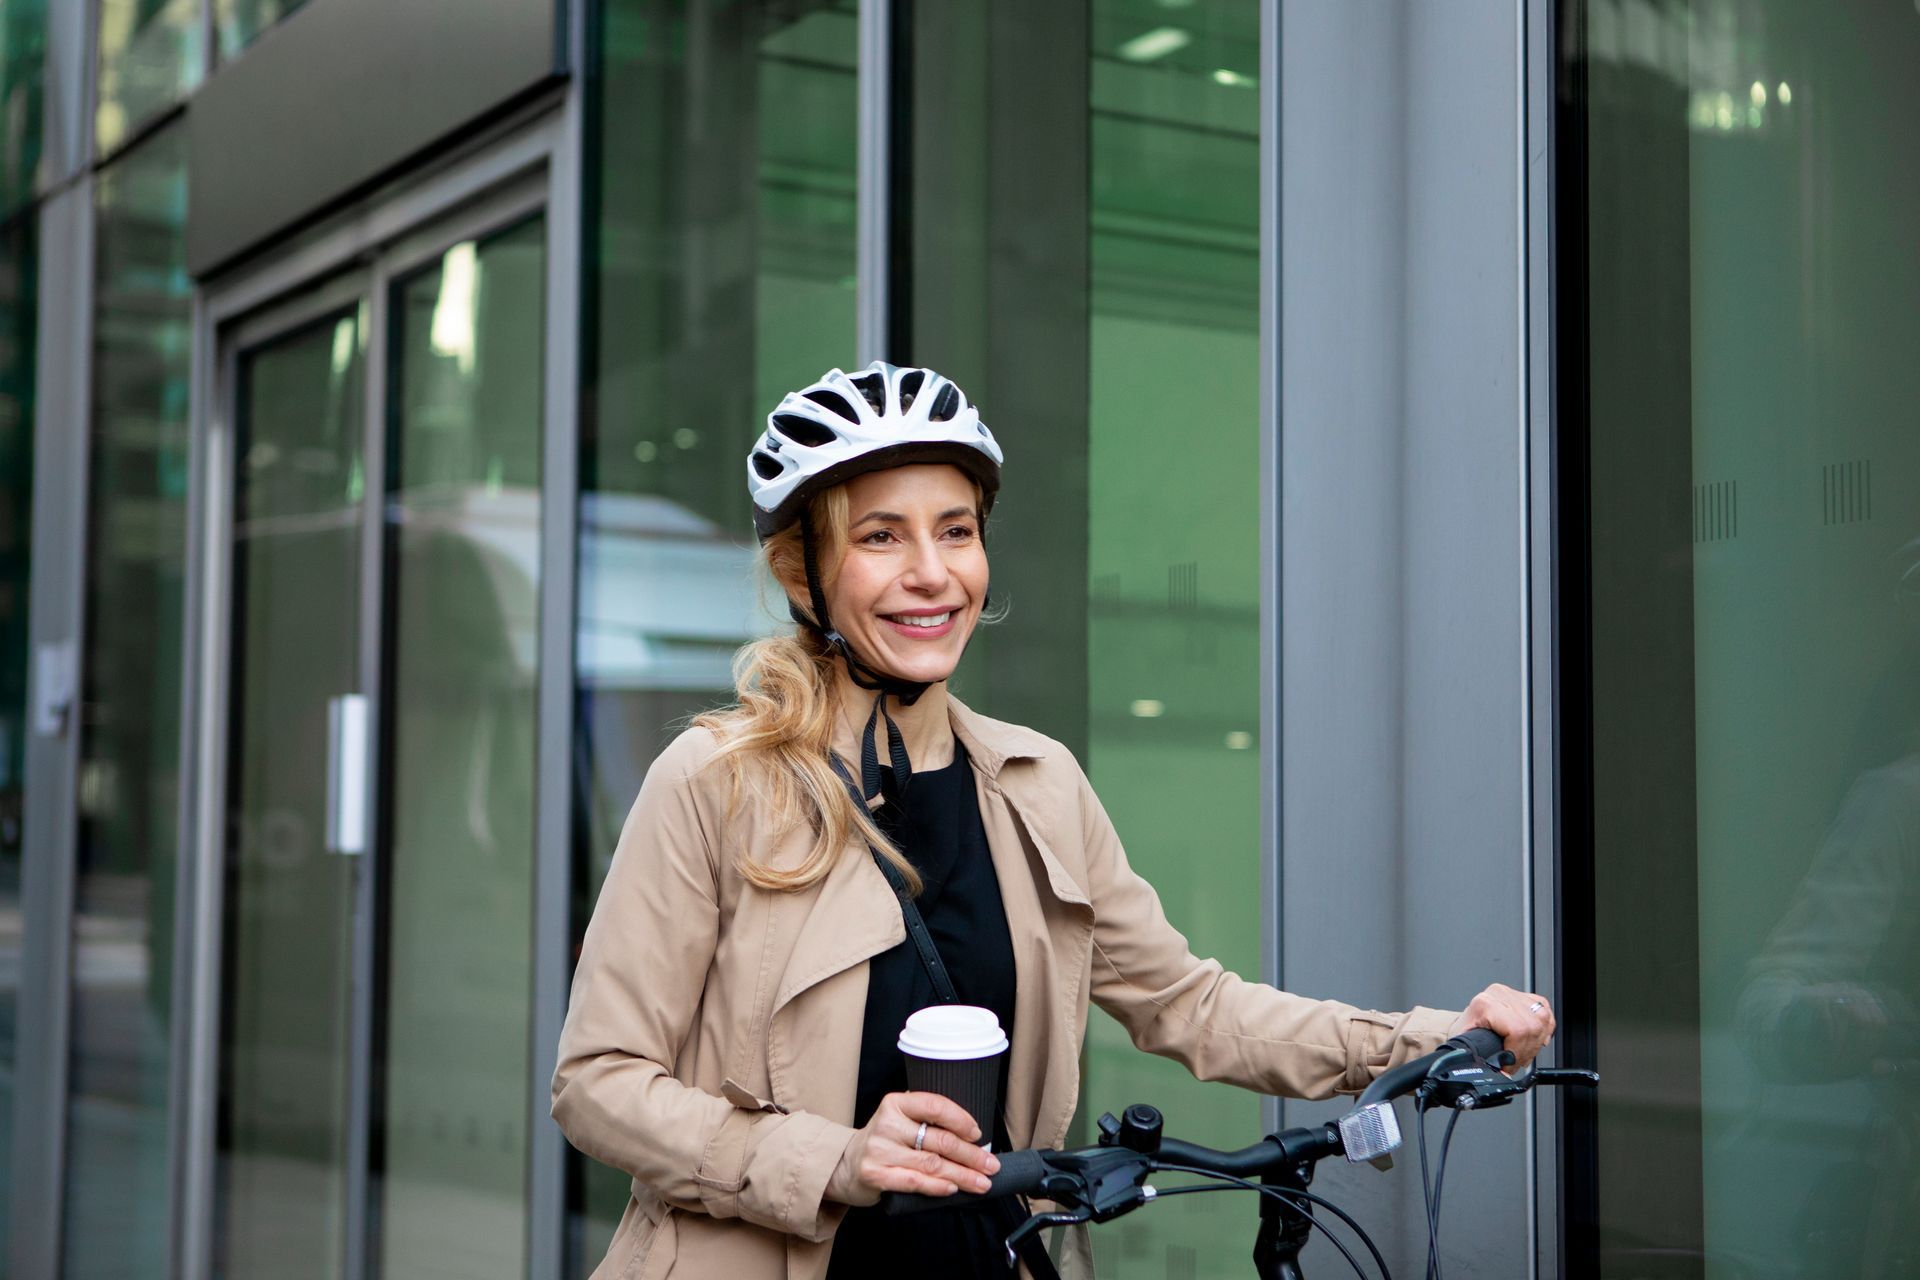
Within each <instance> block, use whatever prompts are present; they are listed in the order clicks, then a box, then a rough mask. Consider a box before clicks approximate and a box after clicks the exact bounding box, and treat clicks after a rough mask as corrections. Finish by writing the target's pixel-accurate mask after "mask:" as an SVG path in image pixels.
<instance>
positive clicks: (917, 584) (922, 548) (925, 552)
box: [901, 538, 950, 592]
mask: <svg viewBox="0 0 1920 1280" xmlns="http://www.w3.org/2000/svg"><path fill="white" fill-rule="evenodd" d="M949 576H950V575H949V574H948V572H947V562H946V561H945V560H944V559H942V558H941V555H940V548H939V547H938V546H936V545H935V544H934V542H933V540H932V539H931V538H919V539H915V541H914V544H913V555H912V558H911V559H910V560H908V562H907V567H906V571H905V572H904V573H903V574H901V585H902V586H904V587H906V588H907V589H908V590H909V591H925V592H938V591H942V590H944V589H945V588H946V585H947V578H948V577H949Z"/></svg>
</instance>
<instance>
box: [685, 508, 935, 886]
mask: <svg viewBox="0 0 1920 1280" xmlns="http://www.w3.org/2000/svg"><path fill="white" fill-rule="evenodd" d="M847 514H848V513H847V491H846V489H845V488H844V487H843V486H839V485H836V486H834V487H833V488H831V489H828V490H827V491H825V492H824V493H822V494H820V495H819V496H818V497H816V498H815V499H814V500H813V503H812V506H811V508H810V511H809V515H810V518H811V519H812V521H813V527H814V531H815V533H816V535H817V536H818V538H819V544H820V545H821V546H822V547H826V548H831V549H832V551H831V553H830V554H829V555H828V556H827V557H826V560H827V561H829V562H830V563H823V564H821V565H820V573H821V575H822V577H823V578H824V579H825V581H824V582H822V584H821V588H822V590H825V589H826V588H827V587H829V586H830V585H831V584H832V582H833V579H834V578H835V577H836V576H837V575H838V572H839V567H840V554H839V553H840V550H841V549H842V548H844V547H845V545H846V540H847ZM760 554H761V562H762V564H763V565H764V566H765V568H766V570H767V572H768V574H769V576H771V577H772V579H773V581H774V583H775V585H776V586H778V587H779V588H780V589H781V590H782V591H783V592H784V593H785V594H786V595H787V596H788V597H789V598H792V599H798V600H805V599H807V578H806V567H805V564H804V558H803V551H802V547H801V539H800V530H799V527H798V526H797V525H789V526H788V527H787V528H785V529H782V530H781V531H780V532H778V533H776V534H774V535H773V536H772V537H770V538H768V539H767V540H766V542H765V543H764V544H763V545H762V546H761V548H760ZM796 631H797V633H796V634H792V635H776V636H770V637H768V638H766V639H763V640H755V641H753V642H751V643H750V644H747V645H745V646H744V647H742V648H741V650H740V652H739V653H738V654H736V655H735V656H734V661H733V687H734V691H735V694H736V696H737V697H738V702H737V703H736V704H735V705H734V706H731V707H727V708H724V709H722V710H719V711H709V712H706V713H705V714H703V715H699V716H696V717H694V720H693V724H694V725H695V726H696V727H698V728H704V729H709V730H711V731H712V732H713V734H714V736H715V737H716V738H718V739H719V742H720V748H719V750H718V751H717V752H716V753H715V754H714V756H713V759H712V761H711V762H710V763H717V762H719V761H722V760H725V761H727V762H728V764H729V766H730V767H731V769H732V773H733V793H732V798H731V802H730V806H729V807H730V809H731V810H737V809H738V806H739V803H740V800H741V797H742V793H743V792H747V793H751V794H752V796H753V797H754V799H755V801H756V802H757V803H762V804H764V805H766V806H767V808H768V809H769V810H770V811H771V813H772V814H773V819H774V824H775V827H776V829H778V830H780V831H783V832H784V831H789V830H792V829H793V828H794V827H796V826H799V825H802V824H804V825H806V826H807V827H809V828H811V829H812V831H813V833H814V840H813V846H812V848H811V849H809V850H808V852H807V856H806V857H805V858H804V859H803V860H802V861H801V863H800V865H798V866H797V867H792V868H777V867H771V866H768V865H767V864H766V863H765V862H763V861H761V859H760V857H759V854H758V851H756V850H752V849H747V850H742V851H741V854H740V863H739V866H740V873H741V875H742V876H744V877H745V878H746V880H747V882H748V883H749V884H752V885H755V886H757V887H759V888H762V889H771V890H775V891H779V892H794V891H798V890H801V889H806V888H810V887H811V886H813V885H815V884H818V883H819V882H820V881H821V880H823V879H825V878H826V876H827V873H828V872H829V871H831V870H832V869H833V863H834V860H835V859H836V858H838V857H839V856H840V853H841V850H843V849H845V848H846V846H847V843H848V842H849V841H850V840H852V839H854V838H855V837H856V836H858V838H860V839H861V840H863V841H865V842H866V843H867V844H869V845H871V846H872V847H873V848H874V849H875V850H877V851H878V852H879V854H880V856H881V857H882V858H885V859H886V860H887V861H888V862H890V863H892V864H893V866H894V867H895V868H896V869H897V870H898V871H899V872H900V877H901V879H903V880H905V881H906V883H907V886H908V889H909V890H910V891H911V892H913V893H916V894H917V893H919V892H920V876H919V873H918V872H916V871H915V870H914V869H913V864H912V863H911V862H909V861H907V859H906V857H905V856H904V855H902V854H901V852H900V851H899V850H898V849H896V848H895V847H894V845H893V842H892V841H891V840H889V839H887V837H886V834H885V833H884V832H882V831H881V830H880V828H879V826H878V825H877V824H876V823H875V822H874V820H873V817H872V815H871V814H870V813H868V811H867V807H866V806H865V805H864V804H859V803H856V802H855V800H854V798H853V796H852V794H851V793H850V792H849V791H848V790H847V786H846V784H845V783H844V782H843V781H842V780H841V778H840V775H839V774H838V773H836V772H835V771H834V768H833V765H832V763H831V760H832V755H833V735H834V726H835V725H836V724H837V723H838V721H839V710H840V706H839V689H840V685H839V677H838V672H837V670H836V668H837V666H838V664H839V661H840V659H839V656H838V655H837V654H836V653H835V652H834V650H833V649H832V648H830V647H829V646H828V644H827V642H826V637H824V636H822V635H821V634H820V633H819V632H818V631H815V630H814V629H813V628H811V627H806V626H802V627H798V628H797V629H796Z"/></svg>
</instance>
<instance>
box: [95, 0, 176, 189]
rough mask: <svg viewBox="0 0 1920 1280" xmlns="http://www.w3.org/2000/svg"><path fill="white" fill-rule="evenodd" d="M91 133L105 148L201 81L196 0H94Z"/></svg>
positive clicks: (125, 135) (128, 136)
mask: <svg viewBox="0 0 1920 1280" xmlns="http://www.w3.org/2000/svg"><path fill="white" fill-rule="evenodd" d="M98 3H99V6H100V7H99V11H98V16H97V21H98V23H99V26H98V32H99V58H98V62H97V64H96V65H97V68H98V77H99V84H98V93H99V99H100V100H99V105H98V106H97V107H96V108H95V111H94V138H95V142H96V144H97V145H98V146H99V148H100V150H101V151H102V152H103V153H104V152H109V151H112V150H114V149H115V148H116V147H118V146H119V145H120V144H121V143H123V142H125V141H126V140H127V139H128V138H130V137H132V136H133V134H134V133H135V132H136V131H137V130H138V129H139V128H140V126H142V125H144V124H145V123H146V122H147V121H148V120H150V119H152V118H153V117H154V116H155V115H157V114H158V113H159V112H161V111H163V110H164V109H166V108H167V107H170V106H172V105H173V104H174V103H176V102H178V101H180V99H182V98H183V97H185V96H186V94H187V91H188V90H190V89H192V88H193V87H194V86H195V85H196V84H199V83H200V72H201V63H202V60H203V54H202V52H201V44H200V0H98Z"/></svg>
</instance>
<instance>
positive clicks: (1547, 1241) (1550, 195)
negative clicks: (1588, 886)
mask: <svg viewBox="0 0 1920 1280" xmlns="http://www.w3.org/2000/svg"><path fill="white" fill-rule="evenodd" d="M1515 8H1516V14H1515V18H1516V21H1517V22H1518V23H1519V29H1520V38H1519V41H1518V47H1519V50H1520V58H1521V66H1520V79H1519V82H1520V86H1521V94H1520V103H1519V110H1520V129H1519V140H1520V148H1519V150H1520V154H1519V156H1518V158H1517V161H1518V164H1519V166H1520V193H1521V200H1522V207H1521V209H1520V242H1521V254H1522V262H1521V270H1522V276H1521V280H1522V287H1523V296H1522V298H1521V305H1522V316H1523V323H1522V325H1521V340H1522V342H1523V344H1524V349H1523V350H1522V351H1521V353H1520V364H1519V367H1520V370H1521V375H1522V377H1521V382H1520V388H1519V390H1520V398H1521V404H1520V421H1521V438H1520V441H1519V447H1520V449H1521V457H1522V459H1523V466H1522V469H1521V475H1522V479H1523V483H1524V485H1525V491H1524V492H1523V493H1522V495H1521V512H1522V516H1523V519H1524V521H1525V527H1524V529H1523V530H1522V534H1523V537H1524V538H1525V546H1526V555H1525V561H1524V566H1525V571H1526V574H1527V581H1526V584H1525V590H1526V598H1525V601H1524V605H1523V610H1522V618H1523V620H1524V623H1525V627H1526V637H1525V643H1524V645H1523V647H1522V654H1523V656H1524V658H1525V661H1526V663H1527V671H1526V677H1527V690H1526V712H1527V724H1526V732H1525V738H1524V741H1525V743H1526V747H1527V758H1526V760H1525V761H1524V762H1523V767H1524V768H1525V770H1526V787H1525V789H1524V791H1523V793H1522V794H1523V797H1524V802H1525V804H1526V808H1527V813H1526V821H1527V840H1526V858H1525V863H1526V865H1525V867H1524V868H1523V873H1524V874H1525V876H1526V883H1527V888H1528V895H1529V899H1528V908H1529V912H1528V917H1527V964H1528V972H1529V981H1530V982H1531V983H1532V989H1533V990H1535V991H1541V992H1545V993H1546V994H1547V996H1548V998H1549V999H1551V1000H1552V1001H1553V1003H1554V1007H1555V1008H1556V1009H1564V1008H1565V1007H1566V995H1565V992H1564V990H1563V988H1562V973H1561V965H1560V935H1559V929H1558V920H1559V915H1558V905H1559V900H1560V874H1559V873H1560V804H1559V797H1560V723H1559V715H1558V708H1559V705H1560V688H1559V645H1560V636H1559V631H1558V626H1557V623H1558V619H1559V603H1558V601H1559V588H1560V581H1559V549H1560V548H1559V536H1558V535H1559V505H1558V502H1557V501H1556V497H1557V494H1558V483H1559V481H1558V474H1557V458H1556V453H1555V440H1556V438H1557V437H1556V430H1555V423H1556V415H1555V404H1556V395H1557V393H1556V386H1555V369H1556V355H1555V353H1556V344H1557V325H1556V323H1555V320H1556V317H1555V304H1556V294H1555V290H1554V287H1553V281H1554V273H1555V271H1556V269H1557V267H1556V263H1557V242H1556V238H1555V236H1554V234H1553V226H1554V208H1555V206H1554V184H1555V181H1556V177H1555V174H1556V168H1557V149H1556V147H1555V145H1554V85H1555V82H1556V75H1557V63H1556V50H1557V48H1558V40H1557V14H1556V12H1555V6H1554V3H1553V0H1520V3H1518V4H1517V5H1516V6H1515ZM1559 1049H1560V1046H1559V1045H1558V1044H1556V1045H1554V1046H1552V1047H1550V1048H1549V1050H1548V1054H1547V1056H1548V1057H1549V1058H1550V1059H1553V1060H1558V1057H1559ZM1564 1115H1565V1111H1564V1106H1563V1100H1562V1099H1561V1097H1560V1096H1559V1095H1558V1093H1557V1092H1556V1093H1553V1094H1552V1095H1551V1096H1547V1097H1540V1096H1539V1095H1535V1096H1534V1097H1532V1098H1531V1099H1530V1100H1529V1112H1528V1124H1529V1127H1530V1130H1531V1132H1530V1135H1529V1136H1530V1142H1529V1145H1528V1159H1529V1162H1530V1165H1531V1167H1530V1168H1529V1170H1528V1172H1529V1175H1530V1176H1529V1179H1528V1180H1529V1182H1530V1183H1531V1184H1532V1186H1533V1191H1534V1203H1533V1215H1532V1224H1533V1225H1532V1235H1533V1239H1532V1241H1531V1244H1532V1250H1531V1253H1532V1260H1531V1261H1532V1267H1533V1274H1534V1275H1535V1276H1541V1275H1565V1274H1567V1258H1566V1256H1565V1251H1566V1232H1565V1227H1564V1223H1565V1216H1566V1203H1565V1189H1564V1179H1563V1177H1562V1173H1561V1162H1562V1156H1563V1154H1564V1141H1563V1137H1562V1133H1563V1129H1564Z"/></svg>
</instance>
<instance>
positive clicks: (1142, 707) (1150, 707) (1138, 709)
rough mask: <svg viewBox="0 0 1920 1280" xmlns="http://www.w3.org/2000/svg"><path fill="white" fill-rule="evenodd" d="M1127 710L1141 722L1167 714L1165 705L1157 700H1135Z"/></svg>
mask: <svg viewBox="0 0 1920 1280" xmlns="http://www.w3.org/2000/svg"><path fill="white" fill-rule="evenodd" d="M1129 709H1130V710H1131V711H1132V712H1133V714H1135V715H1137V716H1139V717H1140V718H1141V719H1142V720H1154V719H1158V718H1159V717H1160V716H1163V715H1165V714H1166V713H1167V704H1166V703H1164V702H1162V701H1160V699H1158V698H1135V699H1134V700H1133V706H1132V707H1131V708H1129Z"/></svg>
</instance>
